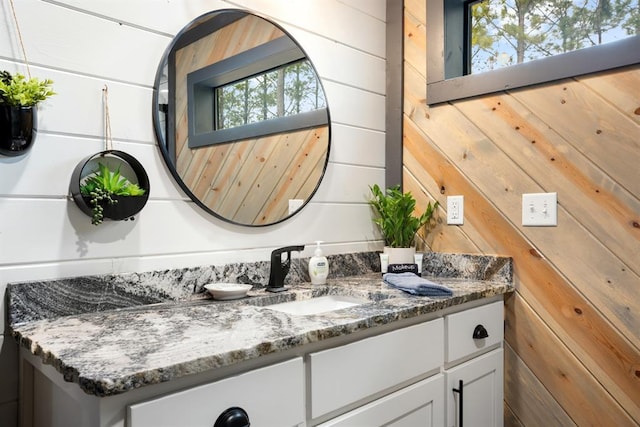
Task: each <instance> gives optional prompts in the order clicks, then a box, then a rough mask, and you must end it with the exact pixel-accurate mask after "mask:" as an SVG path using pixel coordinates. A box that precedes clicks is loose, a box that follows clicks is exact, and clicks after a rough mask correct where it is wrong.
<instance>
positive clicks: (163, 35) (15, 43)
mask: <svg viewBox="0 0 640 427" xmlns="http://www.w3.org/2000/svg"><path fill="white" fill-rule="evenodd" d="M14 4H15V8H16V14H17V17H18V20H19V24H20V29H21V32H22V38H23V42H24V46H25V49H26V52H27V55H28V60H29V62H30V64H31V73H32V75H33V76H37V77H41V78H44V77H46V78H51V79H53V80H54V81H55V85H54V88H55V90H56V92H58V95H56V96H55V97H53V98H51V99H49V100H47V101H46V102H45V103H43V104H41V106H40V108H39V111H38V113H39V122H38V133H37V140H36V142H35V146H34V148H33V149H32V150H31V152H30V153H29V154H27V155H25V156H21V157H16V158H8V157H0V293H1V294H2V295H4V290H5V287H6V284H7V283H10V282H14V281H23V280H35V279H49V278H57V277H65V276H75V275H84V274H95V273H112V272H115V273H117V272H128V271H148V270H154V269H161V268H175V267H188V266H196V265H203V264H221V263H226V262H230V261H253V260H266V259H268V256H269V253H270V252H271V250H272V249H274V248H276V247H280V246H284V245H289V244H299V243H303V244H311V243H312V242H313V241H315V240H324V241H325V242H326V243H325V248H326V249H325V251H326V252H327V253H329V254H331V253H346V252H354V251H363V250H373V249H377V248H379V246H380V241H379V240H378V239H379V235H378V234H377V232H376V230H375V228H374V227H373V225H372V223H371V221H370V213H369V208H368V206H367V204H366V197H367V193H368V185H370V184H372V183H379V184H381V185H382V184H383V183H384V130H385V129H384V122H385V108H384V101H385V4H386V2H385V0H298V1H290V0H238V1H222V0H220V1H213V0H209V1H205V0H189V1H188V2H186V1H182V0H163V1H160V0H98V1H86V0H61V1H54V0H50V1H38V0H14ZM221 8H245V9H249V10H253V11H255V12H258V13H259V14H261V15H263V16H265V17H268V18H271V19H273V20H274V21H276V22H278V23H279V24H280V25H282V26H283V27H284V28H285V29H287V30H288V31H289V32H290V33H291V34H292V35H293V36H294V38H296V39H297V40H298V41H299V43H300V44H301V45H302V46H303V48H304V49H305V51H306V52H307V53H308V55H309V56H310V58H311V59H312V61H313V62H314V64H315V65H316V67H317V69H318V72H319V74H320V76H321V78H322V81H323V84H324V87H325V90H326V92H327V97H328V100H329V106H330V111H331V119H332V141H331V144H332V145H331V155H330V163H329V166H328V170H327V173H326V175H325V179H324V180H323V182H322V184H321V186H320V189H319V190H318V192H317V193H316V195H315V196H314V198H313V200H312V201H311V203H309V204H308V205H307V206H306V207H305V208H304V209H303V211H302V212H301V213H299V214H298V215H296V216H295V217H294V218H292V219H290V220H288V221H285V222H284V223H282V224H278V225H275V226H270V227H264V228H246V227H238V226H234V225H231V224H227V223H224V222H222V221H219V220H217V219H215V218H212V217H210V216H208V215H206V214H204V213H203V212H201V211H200V210H199V209H198V208H197V207H196V206H195V205H194V204H193V203H191V202H190V201H189V200H188V199H187V198H186V197H185V196H184V194H182V193H181V191H180V189H179V187H178V186H177V185H176V184H175V183H174V182H173V181H172V179H171V178H170V175H169V174H168V172H167V170H166V167H165V166H164V163H163V161H162V158H161V156H160V153H159V151H158V149H157V148H156V145H155V137H154V134H153V126H152V122H151V97H152V86H153V82H154V78H155V73H156V66H157V64H158V63H159V61H160V58H161V56H162V54H163V52H164V50H165V48H166V47H167V46H168V44H169V42H170V40H171V38H172V37H173V35H175V34H176V33H177V32H178V31H179V30H180V29H181V28H182V27H183V26H184V25H185V24H186V23H187V22H189V21H190V20H191V19H193V18H195V17H196V16H198V15H200V14H202V13H205V12H207V11H210V10H214V9H221ZM0 16H1V17H2V24H3V25H0V70H5V69H6V70H9V71H11V72H15V71H20V72H22V73H25V72H26V70H25V67H24V64H23V58H22V53H21V49H20V44H19V40H18V36H17V32H16V29H15V25H14V22H13V16H12V11H11V7H10V2H9V0H2V1H1V2H0ZM104 85H107V86H108V88H109V111H110V116H111V129H112V135H113V139H114V148H116V149H120V150H123V151H126V152H129V153H131V154H132V155H134V156H135V157H136V158H137V159H138V160H139V161H140V162H141V163H142V164H143V166H144V167H145V169H146V170H147V173H148V174H149V178H150V181H151V193H150V200H149V202H148V204H147V206H146V207H145V209H144V210H143V211H142V212H141V213H140V215H138V218H137V219H136V220H135V221H133V222H107V223H105V224H103V225H102V226H100V227H94V226H92V225H91V224H90V219H89V218H88V217H87V216H85V215H84V214H83V213H81V212H80V210H79V209H78V208H77V207H76V206H75V204H74V203H73V202H72V201H70V200H69V198H68V186H69V180H70V176H71V173H72V171H73V169H74V167H75V166H76V165H77V164H78V163H79V162H80V161H81V160H82V159H83V158H84V157H86V156H89V155H91V154H94V153H96V152H98V151H101V150H102V149H103V147H104V143H103V140H102V137H103V105H102V88H103V87H104ZM294 236H295V237H294ZM310 254H311V251H310V250H309V249H308V250H306V251H305V252H304V253H303V256H309V255H310ZM4 319H5V307H4V304H2V306H1V308H0V326H2V327H3V330H4V326H5V325H4ZM0 349H1V351H0V379H1V380H0V420H2V425H3V426H4V425H8V426H11V425H13V424H14V421H13V420H15V416H16V415H15V414H16V407H17V403H16V399H17V363H16V360H17V357H16V352H17V350H16V346H15V345H14V344H13V342H12V340H11V339H9V338H4V339H3V338H1V337H0Z"/></svg>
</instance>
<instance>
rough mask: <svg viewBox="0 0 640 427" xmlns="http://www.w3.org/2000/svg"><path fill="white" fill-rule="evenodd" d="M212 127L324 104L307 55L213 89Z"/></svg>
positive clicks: (292, 114) (251, 121) (256, 120)
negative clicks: (214, 116) (214, 120)
mask: <svg viewBox="0 0 640 427" xmlns="http://www.w3.org/2000/svg"><path fill="white" fill-rule="evenodd" d="M214 91H215V99H216V103H217V108H216V129H229V128H233V127H237V126H243V125H246V124H250V123H259V122H262V121H265V120H271V119H275V118H279V117H287V116H294V115H296V114H301V113H306V112H310V111H314V110H319V109H323V108H326V106H327V105H326V101H325V99H324V92H323V91H322V88H321V87H320V84H319V82H318V79H317V77H316V73H315V71H314V70H313V68H312V67H311V64H310V63H309V61H308V60H307V59H304V60H301V61H296V62H295V63H293V64H287V65H284V66H281V67H278V68H277V69H275V70H270V71H267V72H264V73H261V74H259V75H255V76H251V77H248V78H245V79H242V80H238V81H235V82H232V83H229V84H226V85H224V86H220V87H217V88H215V89H214Z"/></svg>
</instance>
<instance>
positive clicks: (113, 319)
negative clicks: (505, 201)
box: [7, 254, 512, 396]
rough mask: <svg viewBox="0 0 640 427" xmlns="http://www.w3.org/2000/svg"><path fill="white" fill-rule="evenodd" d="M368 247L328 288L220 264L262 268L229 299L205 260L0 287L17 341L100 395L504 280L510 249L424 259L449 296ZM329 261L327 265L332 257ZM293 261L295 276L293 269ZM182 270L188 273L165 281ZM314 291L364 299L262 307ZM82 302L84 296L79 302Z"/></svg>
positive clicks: (390, 318)
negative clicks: (422, 292) (389, 276)
mask: <svg viewBox="0 0 640 427" xmlns="http://www.w3.org/2000/svg"><path fill="white" fill-rule="evenodd" d="M373 255H375V256H372V255H370V254H362V255H360V256H357V255H349V259H347V260H346V261H345V262H347V263H348V264H349V265H350V267H351V271H354V270H355V272H356V273H357V274H356V275H352V276H346V277H335V276H336V275H335V274H334V278H332V279H331V280H330V281H329V282H328V284H327V285H323V286H312V285H310V284H308V283H307V284H304V283H303V284H301V285H295V286H292V287H291V288H290V290H289V291H287V292H283V293H279V294H270V293H266V292H265V291H264V289H263V287H264V283H263V277H264V276H261V275H260V273H256V272H255V271H254V272H253V273H250V271H253V270H251V267H247V268H246V269H244V270H243V268H244V267H240V266H231V267H228V268H227V270H224V269H221V271H226V272H227V273H229V272H232V273H233V272H242V273H241V274H240V275H244V277H250V276H251V274H253V275H254V277H256V278H257V277H262V278H261V279H260V282H259V283H254V289H253V290H252V291H251V292H250V294H249V297H247V298H244V299H241V300H236V301H229V302H222V301H213V300H211V299H210V297H209V296H208V294H206V293H203V292H201V287H202V285H203V284H204V283H207V282H210V281H213V280H217V281H223V280H224V281H227V282H240V281H242V280H240V279H238V277H239V276H240V275H235V276H234V274H226V275H220V276H218V270H215V269H214V268H209V269H208V270H207V269H205V270H206V271H210V272H211V274H209V275H208V276H206V279H203V278H202V277H203V274H205V273H202V271H200V272H198V271H195V270H188V271H187V273H189V274H185V270H181V271H180V272H176V271H172V272H154V273H148V274H142V275H141V274H138V275H122V276H117V277H116V276H103V277H97V276H96V277H91V278H86V277H85V278H74V279H64V280H57V281H49V282H29V283H20V284H12V285H10V286H9V287H8V291H7V301H8V312H9V323H10V330H11V333H12V335H13V336H14V337H15V339H16V340H17V341H18V342H19V343H20V345H21V346H23V347H24V348H26V349H28V350H29V351H30V352H31V353H33V354H34V355H36V356H39V357H40V358H41V359H42V361H43V362H44V363H45V364H50V365H52V366H54V367H55V368H56V369H57V370H58V371H59V372H60V373H61V374H62V375H63V377H64V379H65V380H66V381H70V382H76V383H78V384H79V386H80V387H81V388H82V389H83V390H84V391H85V392H86V393H88V394H92V395H96V396H110V395H116V394H120V393H124V392H127V391H129V390H132V389H135V388H138V387H142V386H145V385H150V384H156V383H160V382H165V381H170V380H172V379H175V378H179V377H183V376H186V375H191V374H197V373H200V372H205V371H208V370H211V369H215V368H219V367H223V366H229V365H233V364H236V363H240V362H243V361H246V360H251V359H255V358H258V357H261V356H264V355H268V354H272V353H277V352H281V351H286V350H289V349H292V348H296V347H300V346H303V345H305V344H310V343H314V342H318V341H322V340H326V339H329V338H333V337H337V336H343V335H348V334H352V333H355V332H358V331H361V330H365V329H369V328H374V327H377V326H380V325H386V324H390V323H393V322H396V321H399V320H402V319H409V318H413V317H417V316H421V315H424V314H427V313H433V312H436V311H438V310H442V309H445V308H447V307H452V306H455V305H458V304H462V303H465V302H469V301H474V300H478V299H482V298H488V297H491V296H496V295H501V294H504V293H506V292H509V291H511V289H512V288H511V286H512V284H511V282H512V266H511V261H510V259H509V258H503V257H474V256H467V255H447V254H441V255H436V256H429V257H427V259H426V260H425V263H424V264H423V266H424V267H425V276H428V278H429V279H431V280H433V281H436V282H437V283H440V284H443V285H446V286H448V287H450V288H451V289H452V290H453V296H452V297H445V298H429V297H416V296H412V295H409V294H406V293H404V292H402V291H399V290H395V289H392V288H390V287H389V286H387V285H386V284H384V282H383V281H382V279H381V276H380V274H379V273H371V270H372V269H375V268H376V266H375V258H376V257H377V255H376V254H373ZM353 257H356V258H358V260H359V261H357V262H356V261H354V258H353ZM336 258H337V257H336ZM332 261H334V263H333V265H332V267H333V269H334V271H335V269H336V264H339V262H340V260H339V259H333V260H332ZM301 264H302V263H301ZM357 264H360V267H358V268H354V265H357ZM372 264H373V265H372ZM295 270H296V269H295V268H294V269H293V271H292V273H293V274H292V275H293V276H294V280H295V277H296V274H299V271H302V269H298V272H296V271H295ZM358 270H364V272H363V271H358ZM367 270H368V272H367ZM267 271H268V269H267ZM167 276H171V277H173V280H171V279H167V278H166V277H167ZM185 276H191V277H192V280H182V281H181V280H175V279H176V278H177V277H181V278H184V277H185ZM144 277H146V279H147V280H142V279H141V278H144ZM214 277H215V279H214ZM299 278H300V277H298V279H299ZM244 282H245V283H246V280H245V281H244ZM176 289H179V290H180V291H176ZM194 290H195V293H194ZM324 294H339V295H348V296H354V297H359V298H364V299H366V300H367V302H366V303H364V304H361V305H357V306H354V307H350V308H345V309H341V310H336V311H332V312H327V313H323V314H317V315H306V316H296V315H289V314H285V313H282V312H279V311H275V310H271V309H269V308H266V307H264V306H265V305H270V304H274V303H277V302H284V301H289V300H294V299H307V298H311V297H313V296H318V295H324ZM83 301H87V302H91V303H87V304H84V306H83V304H82V302H83ZM83 307H84V309H83Z"/></svg>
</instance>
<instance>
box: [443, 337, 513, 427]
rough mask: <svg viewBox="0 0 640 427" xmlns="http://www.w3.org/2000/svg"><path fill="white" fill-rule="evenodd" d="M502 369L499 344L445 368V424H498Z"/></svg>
mask: <svg viewBox="0 0 640 427" xmlns="http://www.w3.org/2000/svg"><path fill="white" fill-rule="evenodd" d="M502 369H503V351H502V348H499V349H497V350H494V351H491V352H489V353H486V354H483V355H482V356H479V357H476V358H475V359H471V360H470V361H468V362H466V363H463V364H461V365H459V366H456V367H455V368H451V369H449V370H447V371H445V378H446V383H447V387H446V392H447V393H446V405H447V426H448V427H464V426H467V427H470V426H473V427H502V425H503V412H502V408H503V371H502ZM461 382H462V387H461ZM454 389H455V390H457V391H454ZM460 389H461V393H460ZM461 402H462V405H460V403H461ZM461 416H462V422H461V420H460V417H461Z"/></svg>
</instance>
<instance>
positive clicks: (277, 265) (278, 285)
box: [266, 245, 304, 292]
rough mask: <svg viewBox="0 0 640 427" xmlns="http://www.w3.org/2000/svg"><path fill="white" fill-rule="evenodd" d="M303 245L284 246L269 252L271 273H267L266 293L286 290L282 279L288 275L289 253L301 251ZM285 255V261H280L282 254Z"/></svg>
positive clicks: (289, 265)
mask: <svg viewBox="0 0 640 427" xmlns="http://www.w3.org/2000/svg"><path fill="white" fill-rule="evenodd" d="M302 250H304V245H298V246H286V247H284V248H280V249H276V250H274V251H273V252H271V272H270V273H269V285H268V286H267V289H266V290H267V291H269V292H282V291H284V290H286V289H287V288H285V287H284V278H285V277H287V273H289V268H290V267H291V251H302ZM283 253H286V254H287V259H286V260H284V261H282V254H283Z"/></svg>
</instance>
